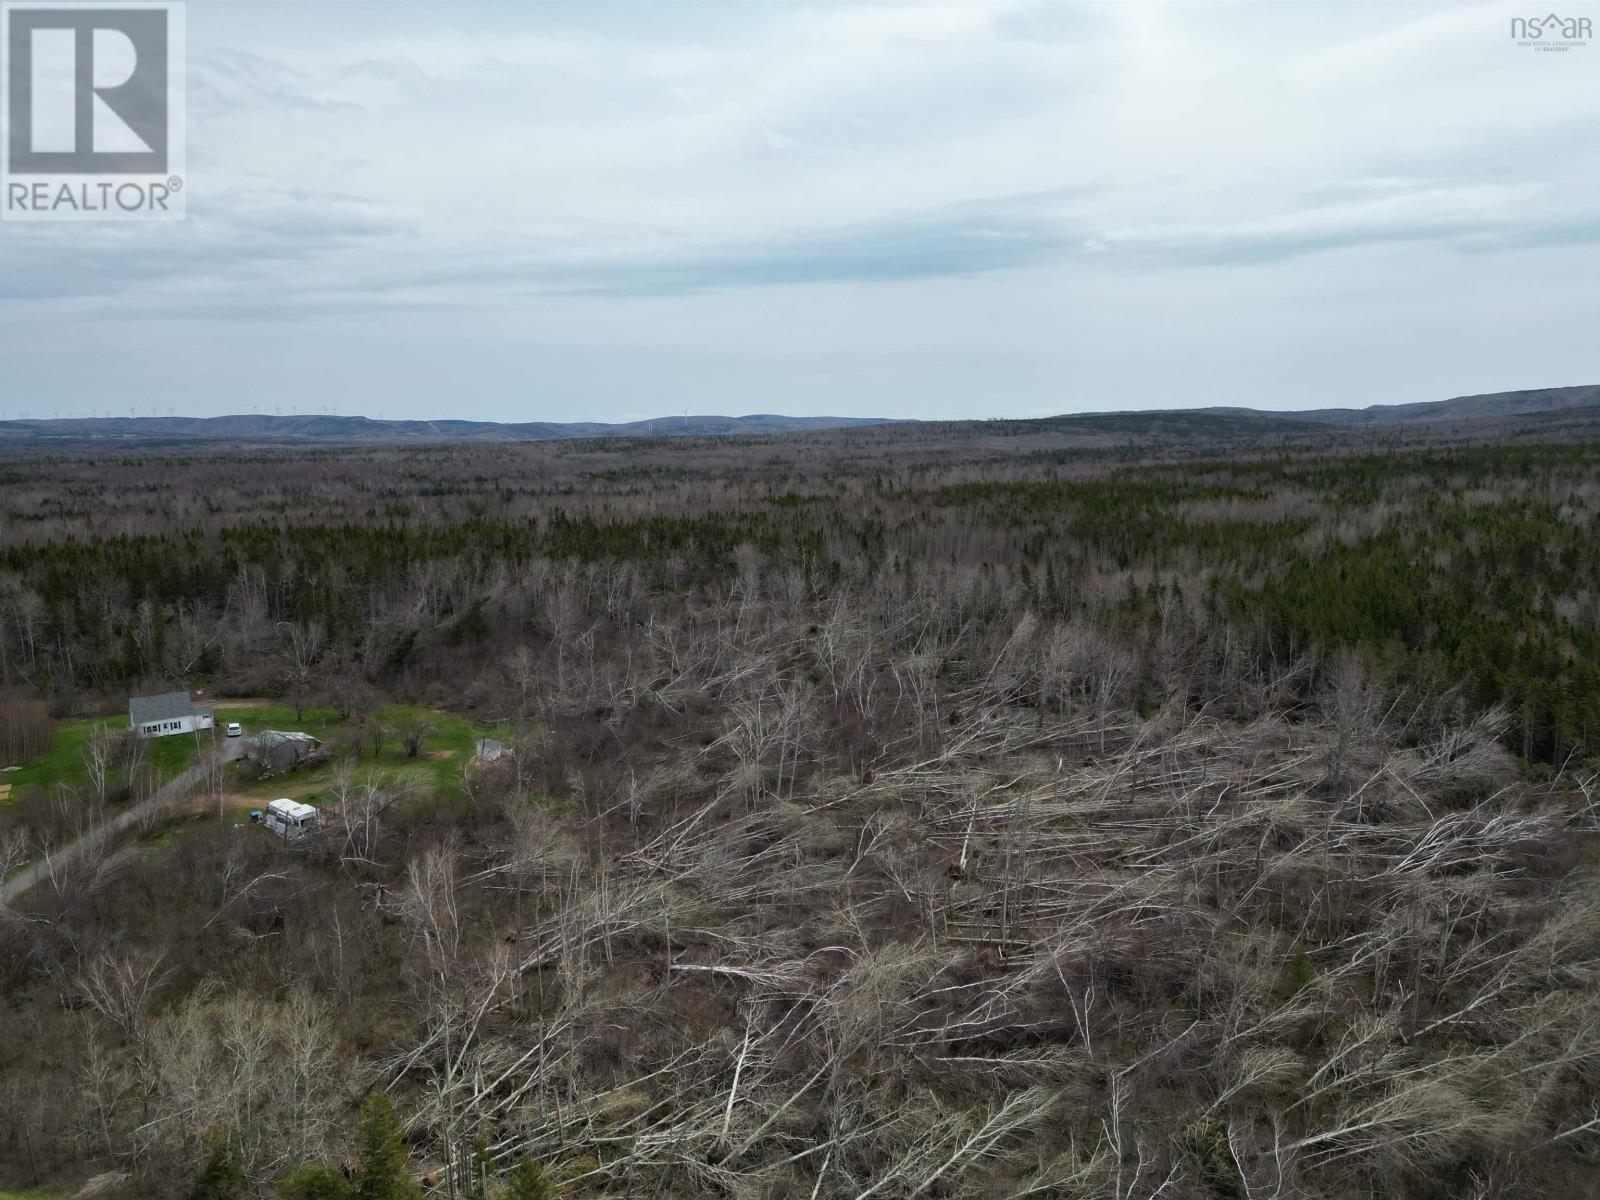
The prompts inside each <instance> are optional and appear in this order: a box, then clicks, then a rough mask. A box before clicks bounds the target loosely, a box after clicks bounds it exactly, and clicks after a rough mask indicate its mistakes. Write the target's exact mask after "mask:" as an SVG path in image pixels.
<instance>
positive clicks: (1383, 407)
mask: <svg viewBox="0 0 1600 1200" xmlns="http://www.w3.org/2000/svg"><path fill="white" fill-rule="evenodd" d="M1597 405H1600V385H1596V384H1587V385H1584V386H1581V387H1561V388H1534V389H1532V390H1530V391H1525V392H1485V393H1483V394H1482V395H1477V396H1456V397H1453V398H1452V399H1449V400H1425V401H1422V402H1420V403H1417V404H1374V405H1372V406H1371V407H1369V408H1314V409H1311V410H1309V411H1307V412H1298V413H1284V414H1283V415H1284V416H1286V417H1295V418H1297V419H1299V420H1302V421H1323V422H1327V423H1332V424H1338V425H1398V424H1407V423H1411V422H1415V421H1459V420H1477V419H1479V418H1483V417H1518V416H1524V415H1526V414H1530V413H1545V412H1564V411H1565V410H1567V409H1569V408H1593V407H1595V406H1597Z"/></svg>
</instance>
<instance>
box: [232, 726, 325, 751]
mask: <svg viewBox="0 0 1600 1200" xmlns="http://www.w3.org/2000/svg"><path fill="white" fill-rule="evenodd" d="M244 741H245V745H246V746H249V747H250V748H251V749H252V750H264V749H267V748H268V747H270V746H281V745H282V744H283V743H284V742H303V743H306V744H308V745H312V746H320V745H322V743H321V741H319V740H318V739H316V738H314V737H312V736H311V735H310V734H309V733H301V732H299V731H298V730H292V731H290V730H283V729H263V730H262V731H261V732H260V733H257V734H252V735H251V736H250V737H247V738H245V740H244Z"/></svg>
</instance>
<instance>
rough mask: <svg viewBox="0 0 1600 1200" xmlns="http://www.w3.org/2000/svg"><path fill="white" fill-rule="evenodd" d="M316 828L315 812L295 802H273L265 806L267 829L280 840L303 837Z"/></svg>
mask: <svg viewBox="0 0 1600 1200" xmlns="http://www.w3.org/2000/svg"><path fill="white" fill-rule="evenodd" d="M316 827H317V810H316V809H314V808H312V807H311V805H309V804H301V803H299V802H298V801H295V800H288V799H284V800H274V801H273V802H272V803H271V804H268V805H267V828H268V829H270V830H272V832H273V833H275V834H277V835H278V836H279V837H281V838H288V839H289V840H291V841H292V840H294V839H295V838H298V837H304V836H305V835H306V834H308V833H311V832H312V831H313V830H315V829H316Z"/></svg>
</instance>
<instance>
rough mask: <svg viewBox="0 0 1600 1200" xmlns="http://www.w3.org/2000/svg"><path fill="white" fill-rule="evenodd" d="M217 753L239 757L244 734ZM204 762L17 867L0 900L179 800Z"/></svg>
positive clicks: (225, 757) (223, 741) (224, 743)
mask: <svg viewBox="0 0 1600 1200" xmlns="http://www.w3.org/2000/svg"><path fill="white" fill-rule="evenodd" d="M218 742H219V746H220V753H221V754H222V759H223V761H224V762H229V761H231V760H233V759H235V758H238V757H239V754H240V752H241V751H242V750H243V749H244V739H243V738H220V739H218ZM205 773H206V764H205V763H204V762H197V763H195V764H193V765H192V766H190V767H188V768H186V769H185V770H183V771H181V772H179V773H178V774H177V775H174V776H173V777H172V778H171V779H170V780H168V781H167V782H166V783H165V784H163V785H162V786H161V787H160V788H158V789H157V790H156V792H155V793H154V794H153V795H151V796H150V797H149V798H148V799H145V800H141V801H140V802H139V803H138V804H135V805H133V806H132V807H131V808H126V809H124V810H123V811H122V812H119V813H118V814H117V815H116V816H114V817H112V818H111V819H110V820H108V821H106V822H105V823H104V824H103V825H99V826H97V827H96V828H95V829H94V830H93V831H92V832H90V833H87V834H85V835H84V836H83V837H81V838H79V839H78V840H77V841H75V842H68V843H67V844H66V845H65V846H61V847H58V848H57V849H56V850H54V851H53V852H52V853H50V854H49V855H47V856H46V857H45V858H42V859H40V860H39V861H38V862H34V863H29V864H28V865H27V866H26V867H24V868H23V869H22V870H20V871H18V872H17V873H16V874H15V875H13V876H12V877H11V878H10V879H7V880H6V881H5V883H3V884H0V904H10V903H11V901H12V900H14V899H15V898H16V897H18V896H21V895H23V894H25V893H26V892H28V891H30V890H32V889H33V888H34V887H37V886H38V885H39V884H40V883H42V882H44V881H45V880H47V879H49V878H50V876H51V874H52V873H53V872H55V871H58V870H60V869H61V868H62V867H65V866H67V865H68V864H69V863H71V862H72V861H73V860H74V859H76V858H78V857H80V856H81V855H83V854H85V853H87V852H88V851H90V850H92V849H94V848H95V847H96V846H98V845H99V844H100V843H102V842H104V841H105V840H106V839H107V838H110V837H113V836H114V835H116V834H117V833H119V832H120V831H122V830H124V829H127V828H129V827H131V826H133V825H137V824H138V823H140V822H141V821H144V820H146V819H147V818H149V817H151V816H154V815H155V813H156V812H157V811H159V810H160V809H161V808H162V807H163V806H164V805H167V804H170V803H171V802H172V801H174V800H180V799H182V798H183V797H184V796H186V795H188V793H189V790H190V788H192V787H193V786H194V784H195V783H197V782H198V781H199V780H201V779H203V778H204V777H205Z"/></svg>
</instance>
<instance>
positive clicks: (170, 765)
mask: <svg viewBox="0 0 1600 1200" xmlns="http://www.w3.org/2000/svg"><path fill="white" fill-rule="evenodd" d="M101 725H104V726H106V727H107V728H108V729H111V730H112V731H114V732H115V731H118V730H123V729H126V728H127V727H128V718H127V715H126V714H123V713H114V714H112V715H110V716H100V717H76V718H73V719H71V720H67V721H59V722H57V724H56V728H55V740H54V742H53V743H52V745H51V747H50V752H49V753H48V754H46V755H44V756H42V757H40V758H36V759H34V760H32V761H31V762H26V763H20V764H17V766H18V769H17V770H15V771H7V772H6V773H5V774H4V775H0V783H9V784H10V785H11V791H12V794H13V795H15V794H16V793H18V792H20V791H21V790H22V789H23V788H25V787H53V786H54V785H56V784H58V783H65V784H69V785H71V786H74V787H77V786H79V785H81V784H85V783H87V782H88V781H89V773H88V771H87V770H86V769H85V767H84V765H83V748H84V745H85V744H86V743H87V742H88V740H89V737H90V735H91V734H92V733H93V732H94V731H95V729H97V728H98V727H99V726H101ZM194 747H195V742H194V738H193V737H190V736H187V735H184V736H174V737H165V738H154V739H152V740H151V742H150V762H151V764H152V765H154V766H155V767H156V769H157V770H158V771H159V773H160V774H161V775H162V776H163V777H170V776H172V775H176V774H177V773H178V772H179V771H181V770H183V768H184V767H186V766H187V765H188V764H189V760H190V759H191V758H192V757H193V755H194ZM8 765H9V764H8Z"/></svg>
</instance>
